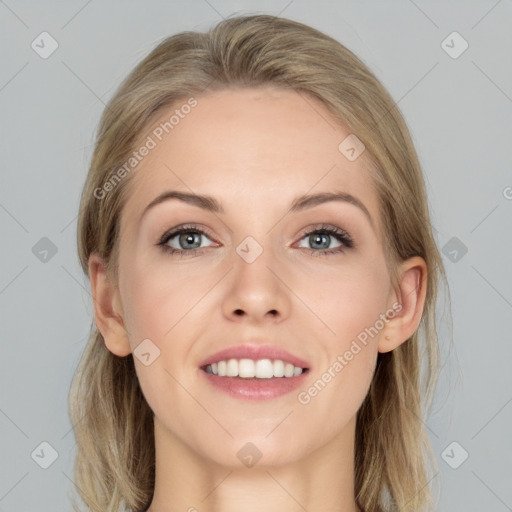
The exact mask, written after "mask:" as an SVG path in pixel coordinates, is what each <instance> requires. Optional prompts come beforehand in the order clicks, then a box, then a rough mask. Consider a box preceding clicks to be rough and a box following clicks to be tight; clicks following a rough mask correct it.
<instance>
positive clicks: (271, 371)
mask: <svg viewBox="0 0 512 512" xmlns="http://www.w3.org/2000/svg"><path fill="white" fill-rule="evenodd" d="M302 371H303V370H302V368H299V367H298V366H293V364H291V363H285V362H284V361H282V360H281V359H275V360H273V361H272V360H271V359H258V360H257V361H254V360H252V359H228V360H225V361H218V362H217V363H212V364H209V365H208V366H207V367H206V372H207V373H213V374H214V375H218V376H219V377H241V378H243V379H250V378H253V377H256V378H257V379H271V378H272V377H294V376H297V375H300V374H301V373H302Z"/></svg>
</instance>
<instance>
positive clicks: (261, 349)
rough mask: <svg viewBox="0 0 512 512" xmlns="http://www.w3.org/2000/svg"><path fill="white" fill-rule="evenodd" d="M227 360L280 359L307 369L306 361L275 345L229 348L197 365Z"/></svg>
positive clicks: (246, 345)
mask: <svg viewBox="0 0 512 512" xmlns="http://www.w3.org/2000/svg"><path fill="white" fill-rule="evenodd" d="M228 359H254V360H258V359H281V360H282V361H284V362H285V363H291V364H293V366H297V367H299V368H309V365H308V363H307V362H306V361H304V360H303V359H301V358H300V357H297V356H294V355H293V354H290V352H288V351H287V350H285V349H283V348H281V347H277V346H275V345H251V344H243V345H236V346H233V347H229V348H226V349H223V350H220V351H219V352H215V354H212V355H211V356H208V357H207V358H206V359H204V360H203V361H201V363H199V366H200V367H203V366H208V365H209V364H213V363H218V362H219V361H225V360H228Z"/></svg>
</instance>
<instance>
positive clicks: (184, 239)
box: [180, 233, 200, 247]
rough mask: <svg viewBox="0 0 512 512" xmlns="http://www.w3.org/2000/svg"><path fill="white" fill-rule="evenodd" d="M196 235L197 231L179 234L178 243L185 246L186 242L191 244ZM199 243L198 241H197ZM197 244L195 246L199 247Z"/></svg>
mask: <svg viewBox="0 0 512 512" xmlns="http://www.w3.org/2000/svg"><path fill="white" fill-rule="evenodd" d="M196 236H199V233H193V234H190V233H187V234H182V235H181V236H180V244H181V245H182V246H186V245H187V244H188V243H190V244H193V243H194V237H196ZM199 245H200V243H199ZM199 245H198V244H197V243H196V247H199Z"/></svg>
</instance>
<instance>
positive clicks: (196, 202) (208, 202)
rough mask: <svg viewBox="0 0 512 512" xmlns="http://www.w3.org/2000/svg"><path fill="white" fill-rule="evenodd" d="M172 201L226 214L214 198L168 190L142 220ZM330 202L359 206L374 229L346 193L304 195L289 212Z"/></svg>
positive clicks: (365, 210)
mask: <svg viewBox="0 0 512 512" xmlns="http://www.w3.org/2000/svg"><path fill="white" fill-rule="evenodd" d="M170 199H178V200H179V201H183V202H185V203H188V204H191V205H192V206H197V207H198V208H201V209H203V210H206V211H209V212H212V213H221V214H222V213H224V208H223V207H222V205H221V204H220V203H219V201H217V199H215V198H214V197H212V196H208V195H200V194H191V193H188V192H179V191H177V190H167V191H166V192H163V193H162V194H160V195H159V196H157V197H155V199H153V200H152V201H151V202H150V203H149V204H148V205H147V206H146V207H145V208H144V211H143V212H142V215H141V216H140V219H141V220H142V217H144V215H145V214H146V213H147V212H148V210H150V209H151V208H153V207H154V206H156V205H157V204H160V203H163V202H164V201H168V200H170ZM330 201H343V202H345V203H349V204H351V205H353V206H357V207H358V208H359V209H360V210H361V211H362V212H363V213H364V214H365V215H366V217H368V220H369V221H370V224H371V225H372V227H374V224H373V219H372V216H371V215H370V212H369V211H368V209H367V208H366V206H365V205H364V204H363V203H362V202H361V201H360V200H359V199H358V198H357V197H355V196H353V195H351V194H347V193H346V192H321V193H318V194H309V195H303V196H300V197H298V198H296V199H294V200H293V201H292V203H291V205H290V207H289V211H290V212H292V213H294V212H299V211H303V210H306V209H307V208H312V207H314V206H318V205H320V204H323V203H327V202H330Z"/></svg>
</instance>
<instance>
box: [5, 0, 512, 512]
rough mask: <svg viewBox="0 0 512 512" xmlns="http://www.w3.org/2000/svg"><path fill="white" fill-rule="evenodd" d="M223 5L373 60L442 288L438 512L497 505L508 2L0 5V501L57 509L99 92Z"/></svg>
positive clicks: (508, 215) (202, 0)
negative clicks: (445, 309)
mask: <svg viewBox="0 0 512 512" xmlns="http://www.w3.org/2000/svg"><path fill="white" fill-rule="evenodd" d="M233 13H245V14H256V13H268V14H274V15H279V14H280V15H281V16H284V17H288V18H291V19H294V20H297V21H301V22H304V23H307V24H309V25H312V26H313V27H315V28H318V29H320V30H322V31H324V32H326V33H327V34H329V35H331V36H332V37H334V38H335V39H337V40H339V41H340V42H341V43H343V44H344V45H346V46H347V47H348V48H349V49H351V50H352V51H354V52H355V53H356V54H357V55H358V56H359V57H360V58H361V59H362V60H363V61H364V62H365V63H366V64H367V65H368V66H369V67H370V68H371V69H372V70H373V71H374V73H375V74H376V75H377V77H378V78H379V79H380V80H381V81H382V83H383V84H384V85H385V86H386V87H387V88H388V90H389V91H390V93H391V95H392V96H393V98H394V99H395V101H396V102H397V108H399V109H400V110H401V111H402V113H403V114H404V116H405V118H406V121H407V123H408V125H409V127H410V130H411V133H412V136H413V139H414V142H415V144H416V147H417V150H418V154H419V157H420V161H421V163H422V166H423V169H424V172H425V176H426V180H427V185H428V194H429V202H430V205H431V209H432V217H433V223H434V227H435V229H436V235H437V241H438V244H439V247H440V249H441V250H442V252H443V258H444V261H445V265H446V269H447V272H448V278H449V283H450V286H451V296H452V312H453V347H452V348H450V346H449V343H450V342H449V330H448V329H443V330H442V333H441V334H442V335H441V346H442V351H443V358H444V367H443V373H442V375H441V379H440V383H439V388H438V392H437V395H436V399H435V402H434V407H433V410H432V413H431V416H430V418H429V419H428V424H427V425H428V428H429V433H430V437H431V440H432V444H433V446H434V450H435V452H436V455H437V457H438V459H439V468H440V473H439V475H438V476H437V477H436V478H439V479H440V481H441V485H442V493H441V498H440V504H439V510H440V511H443V512H454V511H457V512H458V511H464V512H471V511H475V512H476V511H478V512H480V511H482V510H487V511H493V512H501V511H506V510H512V486H511V485H510V483H511V480H512V437H511V435H510V434H511V432H512V428H511V427H512V372H511V371H510V363H511V360H512V343H511V342H512V335H511V328H510V323H511V320H512V270H511V265H510V263H511V257H510V254H511V249H512V236H511V233H512V172H511V163H510V155H511V152H510V148H511V142H510V136H511V121H512V70H511V63H512V62H511V60H510V56H511V55H512V31H511V30H510V27H511V26H512V3H511V2H510V0H502V1H495V0H489V1H483V0H482V1H478V2H476V1H462V0H461V1H451V2H442V1H428V2H427V1H420V0H415V1H413V0H395V1H389V0H388V1H377V0H375V1H365V2H357V1H336V2H335V1H331V2H329V1H325V0H324V1H316V2H307V1H304V0H292V1H290V0H282V1H273V2H271V1H268V0H267V1H260V2H257V1H227V0H208V1H206V0H192V1H189V2H185V1H171V0H168V1H149V2H147V1H146V2H143V1H140V0H138V1H131V2H121V1H100V0H89V1H84V0H80V1H67V2H63V1H51V2H50V1H23V0H20V1H14V0H6V1H3V2H0V45H1V48H2V49H1V59H2V61H1V67H0V106H1V134H0V135H1V137H0V140H1V148H2V151H1V174H0V175H1V187H0V226H1V230H2V251H1V261H0V312H1V315H2V318H1V322H0V329H1V331H0V335H1V348H2V351H1V354H2V357H1V358H0V453H1V458H0V512H20V511H35V510H37V511H39V512H55V511H57V510H58V511H68V510H71V505H70V499H69V495H70V492H71V488H72V487H73V485H74V484H73V482H72V463H73V457H74V449H75V440H74V436H73V432H72V430H71V424H70V420H69V416H68V410H67V395H68V392H69V386H70V382H71V378H72V375H73V373H74V370H75V368H76V365H77V363H78V361H79V358H80V355H81V353H82V350H83V348H84V346H85V343H86V339H87V334H88V331H89V326H90V323H91V319H92V312H93V310H92V305H91V297H90V295H89V291H88V290H89V288H88V286H89V284H88V281H87V280H86V278H85V277H84V276H83V274H82V273H81V269H80V267H79V264H78V258H77V255H76V216H77V212H78V201H79V195H80V192H81V187H82V185H83V183H84V179H85V176H86V172H87V168H88V164H89V160H90V156H91V152H92V142H93V137H94V133H95V129H96V127H97V123H98V120H99V117H100V115H101V112H102V110H103V108H104V105H105V103H106V102H107V101H108V99H109V98H110V97H111V95H112V93H113V91H114V90H115V88H116V87H117V86H118V85H119V83H120V82H121V80H122V79H123V78H124V77H125V76H126V74H127V73H128V72H129V71H130V70H131V69H132V68H133V66H134V65H135V64H136V63H137V62H139V61H140V60H141V59H142V58H143V57H144V56H145V55H146V54H147V53H148V52H149V51H150V50H151V49H152V48H153V47H154V46H155V45H156V44H157V43H158V42H159V41H161V40H162V39H163V38H165V37H167V36H169V35H171V34H174V33H176V32H178V31H182V30H206V29H208V28H209V27H211V26H212V25H214V24H215V23H216V22H218V21H219V20H220V19H221V18H225V17H228V16H230V15H232V14H233ZM43 32H46V33H47V34H42V33H43ZM41 34H42V35H41ZM41 40H43V42H41ZM52 50H54V51H53V53H51V54H50V55H48V54H49V53H50V52H51V51H52ZM42 443H43V444H42ZM44 466H48V467H47V468H46V469H45V468H44ZM311 512H313V511H311Z"/></svg>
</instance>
